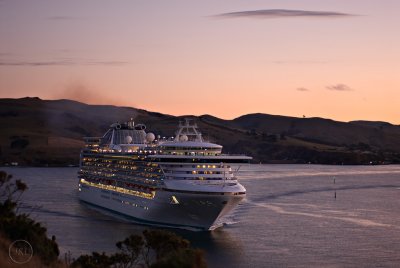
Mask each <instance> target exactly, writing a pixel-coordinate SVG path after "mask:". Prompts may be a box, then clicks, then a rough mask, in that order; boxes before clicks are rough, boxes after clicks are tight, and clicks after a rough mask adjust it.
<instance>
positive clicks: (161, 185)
mask: <svg viewBox="0 0 400 268" xmlns="http://www.w3.org/2000/svg"><path fill="white" fill-rule="evenodd" d="M85 142H86V146H85V148H83V149H82V152H81V161H80V171H79V197H80V199H81V200H83V201H85V202H88V203H91V204H94V205H96V206H100V207H102V208H105V209H108V210H111V211H113V212H117V213H120V214H123V215H126V216H129V217H132V218H134V219H135V220H138V221H141V222H143V223H150V224H161V225H167V226H175V227H192V228H199V229H206V230H209V229H213V228H215V227H216V222H217V220H218V219H220V218H221V217H222V216H224V215H226V214H227V213H229V212H230V211H231V210H232V209H233V208H235V207H236V205H237V204H238V203H239V202H240V201H241V200H242V199H243V198H244V197H245V195H246V189H245V188H244V187H243V186H242V185H241V184H240V183H239V182H238V181H237V178H236V174H235V173H234V172H233V169H232V165H238V164H240V163H247V162H249V161H250V159H251V157H248V156H244V155H226V154H223V153H222V146H221V145H218V144H214V143H210V142H206V141H205V140H204V139H203V136H202V134H201V133H200V131H199V130H198V127H197V125H196V124H194V123H192V122H191V120H190V119H185V122H180V123H179V127H178V130H177V132H176V135H175V137H173V138H169V139H167V138H164V139H162V138H161V137H160V136H158V137H157V139H156V136H155V135H154V134H153V133H150V132H149V133H146V126H145V125H143V124H136V125H135V124H134V122H133V120H131V121H129V122H126V123H122V124H120V123H115V124H112V125H111V126H110V129H109V130H108V131H107V132H106V133H105V135H104V136H103V137H90V138H85Z"/></svg>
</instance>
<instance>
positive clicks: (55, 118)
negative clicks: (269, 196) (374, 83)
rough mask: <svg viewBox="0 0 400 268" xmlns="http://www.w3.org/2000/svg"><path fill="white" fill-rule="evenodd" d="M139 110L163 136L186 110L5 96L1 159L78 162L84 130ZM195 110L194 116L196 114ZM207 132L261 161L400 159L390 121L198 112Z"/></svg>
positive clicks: (97, 129)
mask: <svg viewBox="0 0 400 268" xmlns="http://www.w3.org/2000/svg"><path fill="white" fill-rule="evenodd" d="M132 117H133V118H135V121H136V122H138V123H139V122H140V123H144V124H146V125H147V128H148V129H149V130H150V131H152V132H154V133H156V134H160V135H162V136H172V135H174V131H175V129H176V125H177V123H178V121H179V120H180V117H175V116H171V115H165V114H160V113H155V112H149V111H145V110H140V109H135V108H130V107H116V106H109V105H87V104H84V103H80V102H76V101H71V100H41V99H39V98H22V99H0V124H1V132H0V164H1V165H4V164H9V163H11V162H18V163H19V164H22V165H35V166H43V165H50V166H53V165H71V164H72V165H76V164H78V159H79V151H80V148H81V147H82V145H83V142H82V137H84V136H101V135H103V133H104V132H105V131H106V130H107V129H108V126H109V125H110V124H111V123H113V122H117V121H120V122H121V121H125V120H127V119H129V118H132ZM192 117H194V116H192ZM194 118H195V119H196V121H197V123H198V125H199V127H200V128H201V130H202V132H203V134H204V135H205V137H206V138H208V139H209V140H210V141H212V142H216V143H219V144H222V145H223V146H224V151H225V152H230V153H246V154H249V155H251V156H253V157H254V161H255V162H263V163H325V164H367V163H371V162H372V163H400V126H395V125H391V124H389V123H386V122H371V121H352V122H349V123H345V122H337V121H333V120H329V119H323V118H296V117H286V116H276V115H267V114H249V115H243V116H241V117H238V118H236V119H233V120H223V119H219V118H216V117H213V116H211V115H203V116H199V117H194Z"/></svg>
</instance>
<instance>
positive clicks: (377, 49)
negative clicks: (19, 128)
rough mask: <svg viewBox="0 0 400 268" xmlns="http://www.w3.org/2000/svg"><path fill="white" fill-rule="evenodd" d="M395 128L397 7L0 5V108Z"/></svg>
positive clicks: (314, 3) (272, 0)
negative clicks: (102, 109) (16, 105)
mask: <svg viewBox="0 0 400 268" xmlns="http://www.w3.org/2000/svg"><path fill="white" fill-rule="evenodd" d="M25 96H38V97H40V98H43V99H60V98H69V99H75V100H78V101H82V102H86V103H93V104H114V105H123V106H133V107H137V108H142V109H146V110H150V111H157V112H161V113H168V114H173V115H183V114H195V115H200V114H212V115H215V116H218V117H222V118H226V119H231V118H235V117H237V116H240V115H243V114H247V113H255V112H260V113H269V114H280V115H289V116H298V117H301V116H302V115H306V116H307V117H315V116H318V117H325V118H332V119H335V120H340V121H350V120H356V119H364V120H380V121H388V122H391V123H395V124H400V1H399V0H323V1H321V0H264V1H261V0H240V1H239V0H225V1H222V0H221V1H215V0H201V1H190V0H181V1H174V0H158V1H155V0H154V1H151V0H146V1H145V0H141V1H134V0H114V1H110V0H68V1H56V0H42V1H40V0H37V1H33V0H25V1H24V0H0V97H1V98H18V97H25Z"/></svg>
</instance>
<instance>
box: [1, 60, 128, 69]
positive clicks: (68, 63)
mask: <svg viewBox="0 0 400 268" xmlns="http://www.w3.org/2000/svg"><path fill="white" fill-rule="evenodd" d="M125 64H129V62H126V61H104V60H79V59H63V60H50V61H3V60H0V67H1V66H29V67H42V66H73V65H107V66H119V65H125Z"/></svg>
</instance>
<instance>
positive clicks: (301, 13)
mask: <svg viewBox="0 0 400 268" xmlns="http://www.w3.org/2000/svg"><path fill="white" fill-rule="evenodd" d="M352 16H357V15H354V14H349V13H341V12H335V11H308V10H290V9H261V10H249V11H238V12H230V13H222V14H218V15H215V16H214V17H218V18H257V19H275V18H290V17H303V18H342V17H352Z"/></svg>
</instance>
